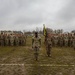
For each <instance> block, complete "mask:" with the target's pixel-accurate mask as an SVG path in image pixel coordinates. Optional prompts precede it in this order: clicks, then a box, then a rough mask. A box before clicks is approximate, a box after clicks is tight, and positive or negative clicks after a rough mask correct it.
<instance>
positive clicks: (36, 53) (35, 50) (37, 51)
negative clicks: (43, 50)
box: [33, 47, 39, 61]
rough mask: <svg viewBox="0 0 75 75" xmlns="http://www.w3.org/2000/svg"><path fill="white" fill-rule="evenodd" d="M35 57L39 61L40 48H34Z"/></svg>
mask: <svg viewBox="0 0 75 75" xmlns="http://www.w3.org/2000/svg"><path fill="white" fill-rule="evenodd" d="M33 49H34V56H35V59H36V61H37V60H38V55H39V47H34V48H33Z"/></svg>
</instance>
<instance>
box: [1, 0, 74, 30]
mask: <svg viewBox="0 0 75 75" xmlns="http://www.w3.org/2000/svg"><path fill="white" fill-rule="evenodd" d="M43 24H45V25H46V27H49V28H52V29H64V30H65V31H71V30H74V29H75V0H0V30H27V31H28V30H35V29H36V27H38V28H39V29H42V27H43Z"/></svg>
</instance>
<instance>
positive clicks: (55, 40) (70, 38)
mask: <svg viewBox="0 0 75 75" xmlns="http://www.w3.org/2000/svg"><path fill="white" fill-rule="evenodd" d="M51 41H52V46H60V47H63V46H64V47H74V46H75V34H71V33H68V34H55V35H53V34H52V35H51Z"/></svg>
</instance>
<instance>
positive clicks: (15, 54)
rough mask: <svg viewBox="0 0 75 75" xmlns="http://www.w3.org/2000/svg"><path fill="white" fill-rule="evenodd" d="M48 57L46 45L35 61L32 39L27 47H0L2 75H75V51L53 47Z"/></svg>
mask: <svg viewBox="0 0 75 75" xmlns="http://www.w3.org/2000/svg"><path fill="white" fill-rule="evenodd" d="M51 55H52V57H47V55H46V50H45V45H44V44H43V37H42V46H41V49H40V51H39V60H38V61H35V59H34V51H33V50H32V48H31V38H30V37H28V38H27V45H26V46H19V47H0V75H75V51H74V50H73V48H69V47H62V48H61V47H53V48H52V51H51Z"/></svg>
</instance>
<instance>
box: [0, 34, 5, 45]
mask: <svg viewBox="0 0 75 75" xmlns="http://www.w3.org/2000/svg"><path fill="white" fill-rule="evenodd" d="M0 39H1V46H4V35H3V34H1V37H0Z"/></svg>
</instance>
